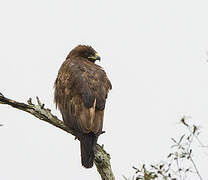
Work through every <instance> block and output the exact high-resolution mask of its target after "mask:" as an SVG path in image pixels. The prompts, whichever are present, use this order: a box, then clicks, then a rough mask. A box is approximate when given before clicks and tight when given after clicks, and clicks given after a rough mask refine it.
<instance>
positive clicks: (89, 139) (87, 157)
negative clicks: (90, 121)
mask: <svg viewBox="0 0 208 180" xmlns="http://www.w3.org/2000/svg"><path fill="white" fill-rule="evenodd" d="M96 142H97V137H96V136H95V134H94V133H89V134H83V135H82V136H81V138H80V149H81V161H82V165H83V166H84V167H86V168H91V167H92V166H93V161H94V159H95V146H96Z"/></svg>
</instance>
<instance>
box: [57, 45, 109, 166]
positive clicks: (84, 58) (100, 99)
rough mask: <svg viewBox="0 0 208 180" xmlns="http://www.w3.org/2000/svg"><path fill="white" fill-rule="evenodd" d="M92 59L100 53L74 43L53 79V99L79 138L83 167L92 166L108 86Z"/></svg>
mask: <svg viewBox="0 0 208 180" xmlns="http://www.w3.org/2000/svg"><path fill="white" fill-rule="evenodd" d="M96 60H99V61H100V56H99V55H98V53H97V52H96V51H95V50H94V49H93V48H92V47H91V46H88V45H78V46H77V47H75V48H74V49H72V50H71V52H70V53H69V54H68V56H67V57H66V60H65V61H64V62H63V64H62V65H61V67H60V69H59V72H58V76H57V78H56V80H55V83H54V89H55V91H54V102H55V104H56V107H57V108H58V109H59V110H60V112H61V114H62V118H63V121H64V124H65V125H66V126H67V127H69V128H71V129H72V130H73V132H74V133H75V135H76V137H77V138H78V139H79V141H80V150H81V163H82V165H83V166H84V167H85V168H91V167H92V166H93V161H94V158H95V147H96V143H97V140H98V137H99V135H100V134H102V128H103V116H104V109H105V103H106V99H107V96H108V92H109V90H111V89H112V85H111V82H110V80H109V79H108V77H107V75H106V73H105V71H104V70H103V69H102V67H100V66H99V65H97V64H95V61H96Z"/></svg>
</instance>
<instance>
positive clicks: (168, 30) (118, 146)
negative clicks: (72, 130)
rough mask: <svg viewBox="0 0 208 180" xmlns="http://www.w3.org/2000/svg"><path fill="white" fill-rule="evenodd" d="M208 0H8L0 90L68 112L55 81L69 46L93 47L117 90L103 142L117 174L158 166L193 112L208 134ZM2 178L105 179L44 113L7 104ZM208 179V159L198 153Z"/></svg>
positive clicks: (0, 43) (2, 9)
mask: <svg viewBox="0 0 208 180" xmlns="http://www.w3.org/2000/svg"><path fill="white" fill-rule="evenodd" d="M207 5H208V3H207V1H205V0H204V1H202V0H174V1H170V0H157V1H155V0H141V1H139V0H135V1H133V0H129V1H118V0H114V1H109V0H107V1H96V0H88V1H81V0H76V1H75V0H74V1H69V0H68V1H67V0H66V1H58V0H51V1H40V0H36V1H26V0H19V1H11V0H7V1H1V3H0V49H1V53H0V82H1V84H0V92H2V93H3V94H4V95H5V96H7V97H10V98H14V99H16V100H19V101H22V102H26V101H27V99H28V98H29V97H32V98H33V99H35V96H39V98H40V99H41V100H42V101H43V102H44V103H45V104H46V107H47V108H50V109H52V112H53V113H54V114H56V115H58V117H59V118H61V116H60V113H59V112H58V111H57V110H55V105H54V103H53V83H54V81H55V78H56V76H57V72H58V69H59V67H60V65H61V64H62V62H63V61H64V59H65V57H66V56H67V54H68V53H69V51H70V50H71V49H72V48H74V47H75V46H77V45H78V44H89V45H92V47H94V48H95V49H96V50H97V51H98V52H99V54H100V56H101V58H102V59H101V62H100V63H99V65H101V66H102V67H104V69H105V70H106V72H107V74H108V76H109V78H110V80H111V82H112V84H113V90H112V91H111V92H110V94H109V98H108V101H107V105H106V110H105V120H104V130H105V131H106V133H105V134H104V135H102V136H101V137H100V138H99V141H98V142H99V143H100V144H104V145H105V149H106V150H107V152H109V153H110V154H111V158H112V159H111V163H112V168H113V171H114V173H115V176H116V178H117V179H122V175H125V176H127V177H130V176H132V175H133V172H134V171H133V170H132V166H133V165H134V166H138V165H141V164H142V163H146V164H148V163H152V162H158V161H160V160H162V159H164V158H165V157H166V155H167V154H168V152H170V149H169V147H170V142H171V140H170V138H171V137H179V136H180V135H181V134H182V133H183V129H182V128H180V125H179V124H178V121H179V120H180V117H182V116H183V115H187V116H191V117H192V120H193V122H194V123H196V124H199V125H201V126H202V137H205V138H204V141H205V142H204V143H206V142H207V137H208V133H207V132H208V123H207V119H208V96H207V94H208V81H207V79H208V62H207V58H208V57H207V54H206V52H207V50H208V10H207ZM0 123H2V124H4V126H3V127H1V129H0V138H1V148H0V170H1V172H0V179H1V180H13V179H21V180H46V179H50V180H57V179H61V180H69V179H86V180H87V179H89V180H96V179H99V178H100V177H99V174H98V173H97V171H96V168H95V167H93V168H92V169H90V170H87V169H84V168H82V167H81V160H80V150H79V142H78V141H75V140H74V139H73V137H72V136H70V135H69V134H67V133H65V132H63V131H61V130H59V129H57V128H55V127H53V126H51V125H49V124H47V123H45V122H42V121H40V120H38V119H36V118H35V117H33V116H31V115H29V114H27V113H24V112H21V111H18V110H15V109H12V108H10V107H8V106H5V105H0ZM194 158H195V159H196V163H197V164H198V166H199V171H200V172H201V174H202V176H203V177H204V178H207V177H208V175H207V168H206V166H207V159H208V157H207V156H204V154H203V152H200V153H199V154H198V155H195V156H194Z"/></svg>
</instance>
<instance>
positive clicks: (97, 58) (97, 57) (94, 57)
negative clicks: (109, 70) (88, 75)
mask: <svg viewBox="0 0 208 180" xmlns="http://www.w3.org/2000/svg"><path fill="white" fill-rule="evenodd" d="M88 58H90V59H93V60H95V61H96V60H98V61H100V56H99V55H98V53H95V55H94V56H90V57H88Z"/></svg>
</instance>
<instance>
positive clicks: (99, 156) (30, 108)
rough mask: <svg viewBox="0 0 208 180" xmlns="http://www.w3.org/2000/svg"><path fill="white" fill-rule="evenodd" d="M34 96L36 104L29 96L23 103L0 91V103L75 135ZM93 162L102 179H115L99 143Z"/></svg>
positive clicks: (108, 159) (108, 158) (107, 158)
mask: <svg viewBox="0 0 208 180" xmlns="http://www.w3.org/2000/svg"><path fill="white" fill-rule="evenodd" d="M36 98H37V102H38V105H35V104H33V103H32V99H31V98H30V99H29V100H28V101H27V103H28V104H25V103H21V102H17V101H14V100H12V99H8V98H6V97H4V96H3V95H2V94H1V93H0V104H7V105H10V106H12V107H14V108H16V109H19V110H22V111H25V112H28V113H30V114H32V115H33V116H35V117H37V118H38V119H40V120H43V121H46V122H48V123H50V124H52V125H54V126H56V127H58V128H60V129H62V130H64V131H66V132H68V133H70V134H72V135H73V136H76V135H75V133H74V132H73V130H72V129H70V128H68V127H67V126H65V124H64V123H63V121H61V120H59V119H58V118H57V117H56V116H54V115H53V114H51V110H50V109H45V108H44V104H42V103H41V102H40V100H39V98H38V97H36ZM94 162H95V165H96V167H97V171H98V172H99V174H100V176H101V178H102V180H115V177H114V175H113V172H112V169H111V164H110V155H109V154H108V153H107V152H106V151H105V150H104V149H103V147H102V146H100V145H99V144H97V145H96V153H95V160H94Z"/></svg>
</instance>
